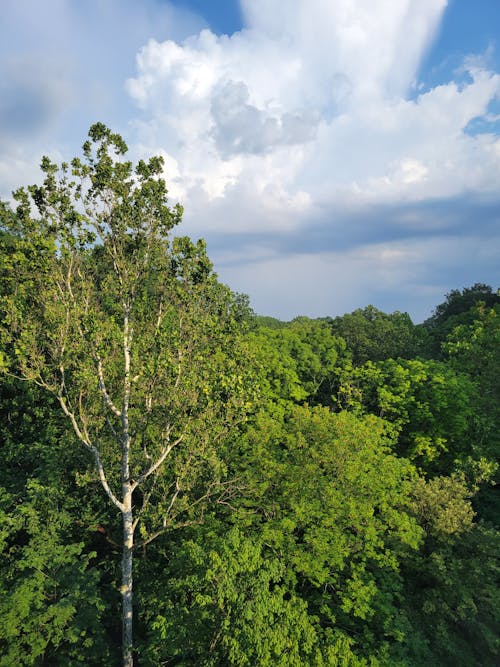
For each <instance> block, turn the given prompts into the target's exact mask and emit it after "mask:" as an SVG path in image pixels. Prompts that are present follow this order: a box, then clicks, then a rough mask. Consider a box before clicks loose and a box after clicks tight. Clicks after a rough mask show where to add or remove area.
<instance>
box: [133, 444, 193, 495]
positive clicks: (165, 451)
mask: <svg viewBox="0 0 500 667" xmlns="http://www.w3.org/2000/svg"><path fill="white" fill-rule="evenodd" d="M183 439H184V434H183V435H180V436H179V437H178V438H177V440H175V441H174V442H171V443H170V444H169V445H167V446H166V447H165V448H164V449H163V451H162V453H161V454H160V456H159V457H158V458H157V459H156V461H155V462H154V463H152V464H151V465H150V466H149V468H148V469H147V470H146V472H143V473H142V475H139V477H138V478H137V479H136V480H135V482H133V484H132V485H131V489H132V491H135V489H136V488H137V487H138V486H139V485H140V484H142V483H143V482H144V481H146V480H147V478H148V477H149V476H150V475H152V474H153V473H154V471H155V470H157V468H159V467H160V466H161V464H162V463H163V461H165V459H166V458H167V456H168V455H169V454H170V452H171V451H172V449H173V448H174V447H175V446H176V445H178V444H179V443H180V442H182V440H183Z"/></svg>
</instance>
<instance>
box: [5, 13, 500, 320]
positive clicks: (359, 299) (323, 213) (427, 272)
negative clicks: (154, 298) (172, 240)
mask: <svg viewBox="0 0 500 667" xmlns="http://www.w3.org/2000/svg"><path fill="white" fill-rule="evenodd" d="M96 120H102V121H103V122H105V123H107V124H108V125H109V126H110V127H112V128H113V129H116V130H117V131H119V132H121V133H122V134H123V136H124V137H125V139H126V140H127V142H128V144H129V146H130V150H131V154H132V157H133V158H138V157H142V156H144V155H148V154H152V153H161V154H162V155H164V157H165V162H166V169H165V176H166V179H167V182H168V184H169V188H170V194H171V198H172V201H177V200H179V201H181V202H182V203H183V204H184V206H185V211H186V213H185V220H184V223H183V225H182V229H181V230H179V231H180V232H181V233H186V234H189V235H191V236H193V237H199V236H203V237H205V238H206V239H207V241H208V247H209V253H210V256H211V258H212V259H213V261H214V262H215V266H216V269H217V271H218V273H219V275H220V277H221V278H222V279H223V280H224V281H225V282H227V283H228V284H229V285H230V286H231V287H232V288H233V289H234V290H236V291H240V292H246V293H248V294H249V295H250V297H251V302H252V305H253V307H254V309H255V310H256V311H257V312H259V313H262V314H270V315H275V316H277V317H281V318H284V319H289V318H292V317H294V316H295V315H299V314H305V315H310V316H313V317H316V316H323V315H337V314H342V313H344V312H348V311H351V310H353V309H355V308H358V307H362V306H365V305H367V304H369V303H372V304H374V305H375V306H377V307H379V308H381V309H383V310H385V311H389V312H392V311H394V310H400V311H407V312H409V313H410V314H411V315H412V317H413V318H414V319H415V320H416V321H421V320H422V319H424V318H425V317H427V316H428V315H429V314H430V312H431V310H432V308H433V307H434V306H435V305H437V304H438V303H440V302H441V301H442V300H443V296H444V294H445V293H446V292H448V291H449V290H451V289H454V288H461V287H464V286H467V285H471V284H473V283H474V282H486V283H489V284H491V285H493V286H494V287H495V288H496V287H498V283H499V282H500V281H499V273H500V272H499V269H498V267H499V266H500V261H499V260H500V187H499V186H500V2H498V0H475V2H470V0H449V1H448V2H446V0H398V2H397V3H396V2H394V0H288V1H287V2H286V3H283V2H281V1H280V0H241V2H237V1H235V0H211V1H210V2H208V1H207V0H141V2H138V1H137V0H86V1H85V2H80V0H44V2H39V0H2V2H1V3H0V197H2V198H8V197H9V195H10V191H11V190H12V189H13V188H15V187H17V186H18V185H20V184H25V183H30V182H36V181H37V180H38V179H39V172H38V168H37V165H38V164H39V161H40V157H41V155H43V154H49V155H51V156H52V157H53V158H54V159H57V160H62V159H68V158H70V157H71V156H72V155H74V154H75V153H77V152H78V150H79V147H80V146H81V144H82V142H83V140H84V138H85V134H86V132H87V130H88V127H89V126H90V124H92V123H93V122H95V121H96Z"/></svg>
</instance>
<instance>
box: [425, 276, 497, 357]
mask: <svg viewBox="0 0 500 667" xmlns="http://www.w3.org/2000/svg"><path fill="white" fill-rule="evenodd" d="M479 304H483V306H485V307H486V308H491V307H493V306H494V305H498V304H500V296H499V295H498V294H496V293H495V292H494V291H493V289H492V288H491V287H490V286H489V285H485V284H484V283H476V284H475V285H472V286H471V287H465V288H464V289H462V290H458V289H454V290H451V292H448V294H446V297H445V300H444V301H443V303H441V304H439V305H438V306H436V308H435V309H434V312H433V313H432V315H431V317H429V318H428V319H427V320H425V322H424V323H423V325H422V328H423V329H424V330H425V331H426V332H427V334H428V339H427V342H426V349H427V353H428V354H431V355H432V356H435V357H437V358H439V357H441V345H442V344H443V343H444V342H445V341H446V339H447V337H448V336H449V334H451V332H452V331H453V329H454V328H455V327H457V326H459V325H464V326H467V325H470V324H472V322H473V321H474V319H475V315H474V312H475V308H477V306H478V305H479Z"/></svg>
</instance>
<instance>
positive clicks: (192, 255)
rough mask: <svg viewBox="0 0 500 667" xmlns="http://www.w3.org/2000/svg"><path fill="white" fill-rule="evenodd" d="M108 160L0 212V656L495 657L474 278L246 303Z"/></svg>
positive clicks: (161, 198) (487, 429)
mask: <svg viewBox="0 0 500 667" xmlns="http://www.w3.org/2000/svg"><path fill="white" fill-rule="evenodd" d="M126 153H127V146H126V144H125V143H124V141H123V139H122V138H121V137H120V136H119V135H117V134H114V133H112V132H111V130H109V129H108V128H107V127H105V126H104V125H103V124H101V123H97V124H95V125H93V126H92V127H91V129H90V131H89V138H88V140H87V141H86V142H85V144H84V145H83V151H82V155H81V157H77V158H75V159H74V160H73V161H72V162H71V163H69V164H65V163H63V164H61V165H56V164H54V163H53V162H51V161H50V160H49V159H48V158H43V161H42V170H43V172H44V181H43V183H42V185H38V186H28V187H23V188H20V189H19V190H18V191H17V192H16V193H15V194H14V198H15V203H14V204H12V205H11V204H9V203H2V204H0V222H1V227H0V274H1V281H0V371H1V372H0V392H1V393H0V411H1V419H0V554H1V555H0V666H2V667H14V666H15V667H17V666H19V667H23V666H28V665H34V666H49V667H59V666H60V667H68V666H71V665H89V666H92V665H95V666H108V665H109V666H114V665H119V664H123V665H124V666H125V667H126V666H128V667H130V666H131V665H136V666H141V667H143V666H144V667H146V666H148V667H158V666H160V665H169V666H170V665H172V666H173V665H178V666H186V667H187V666H199V667H216V666H225V665H226V666H241V667H243V666H247V665H248V666H252V667H253V666H263V667H265V666H269V667H275V666H276V667H294V666H299V665H306V666H307V665H311V666H317V667H322V666H324V667H327V666H331V667H335V666H339V667H340V666H342V667H377V666H378V667H393V666H394V667H417V666H418V667H424V666H425V667H443V666H450V667H459V666H464V667H494V666H495V665H498V664H499V662H500V638H499V632H498V629H499V627H500V618H499V610H500V599H499V597H500V595H499V590H500V588H499V563H498V555H499V553H500V539H499V537H500V533H499V523H498V522H499V509H500V495H499V484H498V466H497V460H498V450H499V446H500V430H499V424H500V380H499V378H500V293H499V292H498V291H495V290H496V287H495V288H492V287H491V286H488V285H484V284H481V283H477V284H475V285H472V286H470V287H465V288H463V287H462V286H457V289H455V290H452V291H451V292H449V293H448V294H447V295H444V296H443V302H442V303H441V304H439V305H437V306H436V307H435V309H434V311H433V314H432V315H431V317H429V319H427V320H426V321H425V322H423V323H422V324H414V323H413V322H412V320H411V318H410V316H409V315H408V314H406V313H403V312H394V313H384V312H381V311H380V310H378V309H377V308H375V307H374V306H367V307H365V308H363V309H357V310H354V311H353V312H351V313H349V314H345V315H343V316H337V317H324V318H320V319H310V318H307V317H296V318H295V319H293V320H292V321H290V322H283V321H280V320H278V319H275V318H272V317H264V316H259V315H257V314H256V313H254V312H253V311H252V309H251V306H250V303H249V300H248V298H247V297H246V296H245V295H241V294H235V293H233V292H232V291H231V290H230V289H229V288H228V287H226V286H225V285H223V284H221V283H220V281H219V280H218V278H217V275H216V274H215V272H214V269H213V266H212V264H211V262H210V259H209V258H208V256H207V251H206V246H205V243H204V242H203V241H201V240H200V241H192V240H191V239H189V238H187V237H176V236H175V234H174V230H175V227H176V225H177V224H178V223H179V222H180V220H181V218H182V208H181V207H180V206H179V205H175V206H171V205H170V204H169V202H168V198H167V185H166V184H165V182H164V180H163V178H162V173H163V172H162V169H163V164H162V160H161V158H158V157H153V158H151V159H150V160H149V161H139V162H138V163H137V164H136V165H133V164H132V163H131V162H129V161H127V159H126V157H125V156H126Z"/></svg>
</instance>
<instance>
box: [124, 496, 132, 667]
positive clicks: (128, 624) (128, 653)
mask: <svg viewBox="0 0 500 667" xmlns="http://www.w3.org/2000/svg"><path fill="white" fill-rule="evenodd" d="M124 505H125V510H124V511H123V513H122V518H123V555H122V587H121V593H122V651H123V667H133V664H134V656H133V639H132V622H133V608H132V602H133V600H132V598H133V579H132V559H133V548H134V530H133V525H132V494H131V493H130V492H129V493H128V494H127V497H125V498H124Z"/></svg>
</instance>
